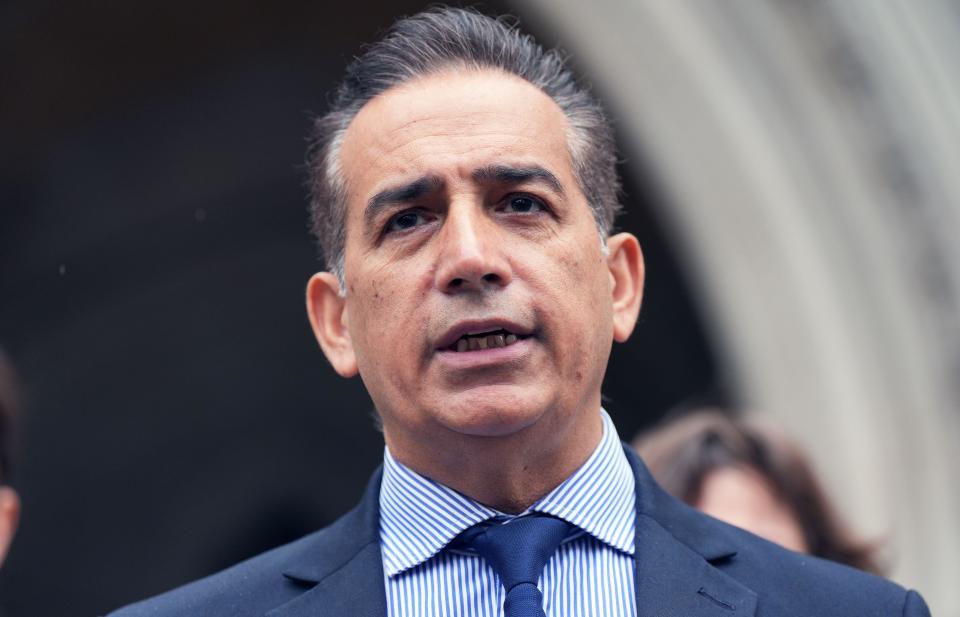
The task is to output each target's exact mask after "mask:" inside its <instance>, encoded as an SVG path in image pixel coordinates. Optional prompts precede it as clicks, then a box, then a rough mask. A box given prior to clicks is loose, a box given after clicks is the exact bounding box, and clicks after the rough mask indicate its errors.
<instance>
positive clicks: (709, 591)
mask: <svg viewBox="0 0 960 617" xmlns="http://www.w3.org/2000/svg"><path fill="white" fill-rule="evenodd" d="M624 450H625V451H626V454H627V458H628V459H629V461H630V466H631V467H632V468H633V473H634V477H635V478H636V483H637V527H636V540H635V541H636V546H635V557H636V568H635V571H634V585H635V589H636V598H637V615H638V617H671V616H676V617H751V616H752V615H753V614H754V613H755V612H756V606H757V596H756V594H755V593H754V592H753V591H751V590H750V589H747V588H746V587H744V586H743V585H741V584H740V583H739V582H737V581H736V580H734V579H732V578H731V577H729V576H727V575H726V574H724V573H723V571H722V570H721V569H720V568H718V567H717V566H716V565H715V564H718V563H722V562H723V560H726V559H730V558H732V557H733V556H734V555H735V554H736V548H735V547H734V546H732V545H729V544H728V543H727V542H726V541H725V540H724V538H723V537H722V536H719V535H718V534H717V533H716V532H715V530H713V531H712V530H711V529H710V527H711V526H710V524H709V519H707V518H706V517H704V516H703V515H701V514H699V513H696V512H693V511H692V510H690V509H689V508H687V507H686V506H684V505H683V504H680V503H679V502H677V501H676V500H674V499H673V498H672V497H670V496H669V495H667V494H666V493H664V492H663V489H661V488H660V487H659V486H657V484H656V483H655V482H654V481H653V478H652V477H651V476H650V473H649V472H648V471H647V469H646V467H645V466H644V465H643V463H642V462H641V461H640V459H639V458H638V457H637V456H636V455H635V454H634V453H633V451H632V450H631V449H630V448H629V447H626V446H625V447H624Z"/></svg>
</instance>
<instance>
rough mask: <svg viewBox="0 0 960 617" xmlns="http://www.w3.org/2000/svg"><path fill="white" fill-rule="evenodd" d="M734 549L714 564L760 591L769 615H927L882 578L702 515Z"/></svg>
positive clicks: (760, 606) (761, 610) (915, 597)
mask: <svg viewBox="0 0 960 617" xmlns="http://www.w3.org/2000/svg"><path fill="white" fill-rule="evenodd" d="M696 515H699V516H702V517H703V518H704V519H705V520H706V523H705V524H706V525H709V526H710V527H712V528H713V533H715V534H717V535H721V536H725V537H726V538H728V539H729V540H730V542H731V544H732V545H734V546H736V553H735V554H732V555H729V556H727V557H724V558H723V559H720V560H717V561H716V562H715V563H714V564H713V565H714V567H716V568H718V569H719V570H721V571H722V572H723V573H725V574H726V575H727V576H729V577H731V578H733V579H735V580H736V581H738V582H739V583H741V584H742V585H743V586H745V587H747V588H749V589H751V590H753V592H754V593H756V595H757V617H763V616H765V615H778V616H789V615H796V616H798V617H799V616H801V615H804V616H806V615H821V616H829V615H836V616H838V617H839V616H841V615H842V616H847V615H877V616H881V615H883V616H886V615H889V616H891V617H894V616H896V617H900V616H901V615H903V616H910V617H928V616H929V614H930V613H929V610H928V609H927V606H926V604H925V603H924V601H923V599H922V598H921V597H920V595H919V594H917V593H916V592H915V591H908V590H906V589H904V588H903V587H901V586H900V585H897V584H895V583H893V582H890V581H888V580H886V579H883V578H881V577H879V576H875V575H873V574H869V573H866V572H862V571H860V570H856V569H854V568H851V567H848V566H844V565H841V564H838V563H834V562H831V561H826V560H824V559H819V558H817V557H811V556H810V555H803V554H800V553H795V552H793V551H789V550H787V549H785V548H783V547H781V546H779V545H777V544H773V543H772V542H768V541H766V540H764V539H762V538H759V537H757V536H755V535H753V534H751V533H749V532H746V531H744V530H742V529H739V528H737V527H733V526H731V525H727V524H726V523H723V522H721V521H718V520H716V519H712V518H710V517H707V516H706V515H703V514H700V513H699V512H697V513H696Z"/></svg>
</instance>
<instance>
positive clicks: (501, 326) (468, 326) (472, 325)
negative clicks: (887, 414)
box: [437, 318, 531, 349]
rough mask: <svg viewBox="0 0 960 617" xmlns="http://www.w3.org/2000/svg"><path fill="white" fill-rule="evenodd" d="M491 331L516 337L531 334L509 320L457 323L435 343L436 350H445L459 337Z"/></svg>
mask: <svg viewBox="0 0 960 617" xmlns="http://www.w3.org/2000/svg"><path fill="white" fill-rule="evenodd" d="M493 330H506V331H507V332H510V333H511V334H516V335H517V336H528V335H529V334H530V333H531V329H530V328H528V327H526V326H522V325H520V324H518V323H516V322H514V321H510V320H509V319H500V318H493V319H471V320H466V321H458V322H457V323H455V324H454V325H453V326H451V327H450V328H449V329H447V331H446V332H444V333H443V335H442V336H441V337H440V339H439V340H438V341H437V349H446V348H447V347H450V346H451V345H453V344H454V343H456V342H457V341H458V340H459V339H460V337H461V336H465V335H467V334H480V333H481V332H491V331H493Z"/></svg>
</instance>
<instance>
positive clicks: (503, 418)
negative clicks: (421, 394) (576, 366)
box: [438, 386, 552, 437]
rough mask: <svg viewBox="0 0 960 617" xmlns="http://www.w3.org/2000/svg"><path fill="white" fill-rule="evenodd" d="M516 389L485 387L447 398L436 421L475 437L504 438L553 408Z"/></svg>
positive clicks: (545, 402)
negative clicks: (438, 420)
mask: <svg viewBox="0 0 960 617" xmlns="http://www.w3.org/2000/svg"><path fill="white" fill-rule="evenodd" d="M542 398H543V397H540V396H536V395H535V394H534V393H524V392H517V391H516V387H515V386H514V387H495V386H487V387H481V388H474V389H471V390H468V391H466V392H461V393H459V394H457V395H454V396H452V397H450V399H448V402H447V404H446V405H445V406H444V407H443V408H442V410H441V411H440V413H439V414H438V415H439V419H440V422H441V424H443V425H444V426H445V427H446V428H448V429H450V430H452V431H456V432H458V433H461V434H464V435H474V436H477V437H505V436H507V435H513V434H515V433H519V432H520V431H523V430H525V429H527V428H529V427H531V426H533V425H534V424H537V423H538V422H540V421H541V420H542V419H544V417H545V416H546V415H547V413H546V412H547V410H548V409H550V408H551V407H552V405H551V404H550V403H549V402H548V401H545V400H540V399H542Z"/></svg>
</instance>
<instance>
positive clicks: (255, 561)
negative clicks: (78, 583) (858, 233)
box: [112, 446, 930, 617]
mask: <svg viewBox="0 0 960 617" xmlns="http://www.w3.org/2000/svg"><path fill="white" fill-rule="evenodd" d="M624 449H625V451H626V453H627V457H628V458H629V460H630V465H631V466H632V468H633V472H634V475H635V477H636V484H637V521H636V525H637V529H636V531H637V533H636V568H635V576H634V585H635V586H636V598H637V615H639V616H640V617H749V616H752V615H756V616H757V617H774V616H776V617H833V616H836V617H862V616H867V615H869V616H875V617H881V616H884V617H885V616H889V617H894V616H896V617H903V616H910V617H923V616H929V614H930V612H929V610H928V609H927V606H926V604H925V603H924V601H923V599H922V598H921V597H920V596H919V595H918V594H917V593H916V592H914V591H907V590H905V589H903V588H902V587H899V586H898V585H895V584H893V583H891V582H888V581H885V580H883V579H881V578H878V577H876V576H872V575H870V574H865V573H863V572H859V571H857V570H854V569H852V568H848V567H846V566H841V565H838V564H835V563H831V562H828V561H824V560H821V559H817V558H814V557H809V556H806V555H800V554H797V553H793V552H790V551H788V550H786V549H783V548H781V547H779V546H777V545H775V544H772V543H770V542H767V541H765V540H762V539H760V538H758V537H756V536H754V535H752V534H750V533H747V532H746V531H743V530H741V529H738V528H736V527H732V526H730V525H727V524H725V523H722V522H720V521H718V520H716V519H713V518H710V517H708V516H706V515H704V514H702V513H700V512H697V511H696V510H693V509H692V508H689V507H688V506H686V505H685V504H683V503H681V502H680V501H678V500H676V499H675V498H673V497H671V496H670V495H668V494H667V493H666V492H665V491H663V489H661V488H660V487H659V486H657V484H656V483H655V482H654V480H653V478H652V477H651V476H650V473H649V472H648V471H647V469H646V467H645V466H644V465H643V463H642V462H640V459H639V458H638V457H637V456H636V455H635V454H634V453H633V451H632V450H630V448H629V447H626V446H625V447H624ZM379 494H380V472H379V471H378V472H377V473H375V474H374V476H373V478H372V479H371V481H370V484H369V486H368V487H367V490H366V492H365V494H364V496H363V499H362V500H361V501H360V503H359V504H358V505H357V507H356V508H354V509H353V510H351V511H350V512H349V513H347V514H346V515H345V516H343V518H341V519H339V520H338V521H337V522H335V523H334V524H333V525H330V526H329V527H327V528H325V529H322V530H320V531H318V532H316V533H313V534H311V535H309V536H306V537H305V538H301V539H300V540H297V541H296V542H293V543H291V544H287V545H285V546H281V547H280V548H276V549H274V550H272V551H269V552H267V553H264V554H262V555H259V556H257V557H254V558H252V559H250V560H248V561H245V562H243V563H241V564H239V565H236V566H234V567H232V568H230V569H228V570H224V571H223V572H220V573H218V574H214V575H213V576H210V577H208V578H205V579H202V580H199V581H197V582H194V583H191V584H189V585H186V586H184V587H181V588H179V589H175V590H173V591H170V592H168V593H165V594H163V595H161V596H158V597H156V598H153V599H150V600H146V601H144V602H140V603H137V604H133V605H131V606H128V607H126V608H123V609H120V610H119V611H117V612H115V613H112V617H141V616H142V617H146V616H148V615H149V616H151V617H166V616H172V615H178V616H181V615H197V616H202V617H220V616H223V617H228V616H229V617H247V616H249V617H301V616H302V617H386V614H387V608H386V599H385V593H384V580H383V564H382V561H381V556H380V529H379V516H380V513H379Z"/></svg>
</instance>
